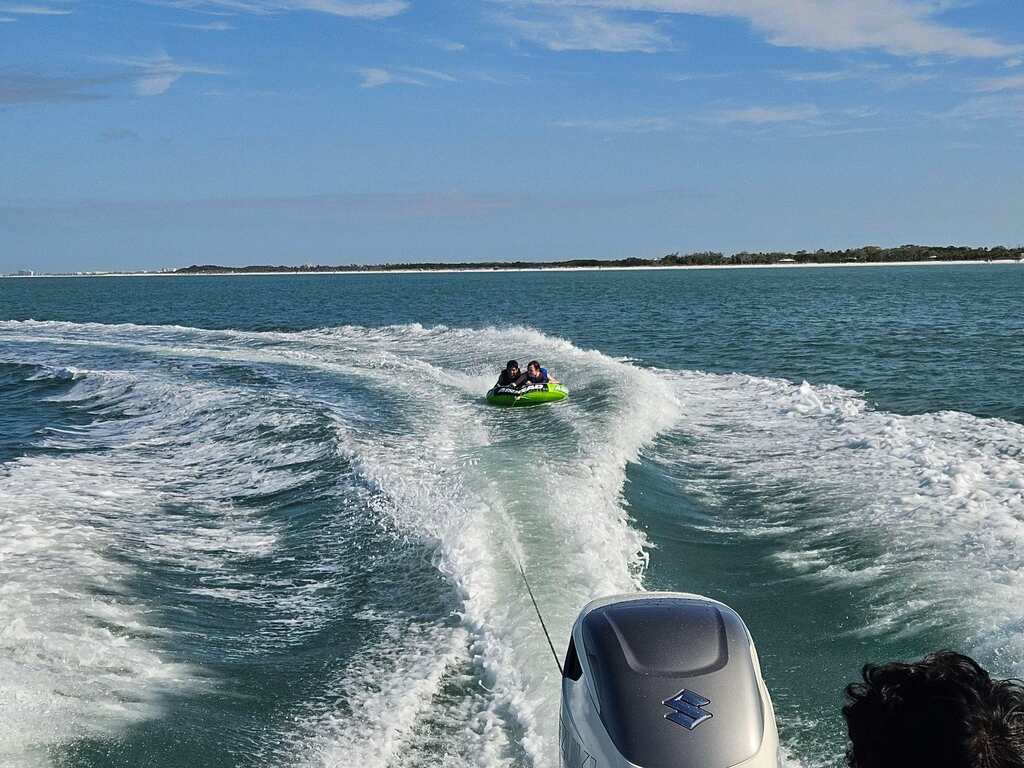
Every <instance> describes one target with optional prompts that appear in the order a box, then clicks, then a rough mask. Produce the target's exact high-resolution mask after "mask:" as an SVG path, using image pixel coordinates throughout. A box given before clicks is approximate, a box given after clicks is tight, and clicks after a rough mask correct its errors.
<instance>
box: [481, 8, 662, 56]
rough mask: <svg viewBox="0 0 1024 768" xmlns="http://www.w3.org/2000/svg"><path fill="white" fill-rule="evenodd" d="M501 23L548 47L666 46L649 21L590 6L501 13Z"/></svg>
mask: <svg viewBox="0 0 1024 768" xmlns="http://www.w3.org/2000/svg"><path fill="white" fill-rule="evenodd" d="M501 21H502V23H504V24H505V26H507V27H510V28H511V29H513V30H515V31H516V32H517V33H518V34H519V35H520V37H522V38H523V39H525V40H528V41H529V42H531V43H536V44H537V45H542V46H544V47H545V48H548V49H550V50H552V51H606V52H610V53H624V52H627V51H638V52H641V53H654V52H655V51H659V50H662V49H664V48H667V47H669V40H668V38H667V37H666V36H665V35H664V34H662V32H661V31H660V30H659V29H658V28H657V27H656V26H655V25H653V24H645V23H640V22H634V21H624V20H621V19H617V18H612V17H611V16H609V15H607V14H604V13H597V12H595V11H590V10H582V11H579V10H571V11H567V12H560V13H555V14H548V15H545V16H543V17H534V18H530V19H525V18H521V17H518V16H502V17H501Z"/></svg>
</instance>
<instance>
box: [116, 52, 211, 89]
mask: <svg viewBox="0 0 1024 768" xmlns="http://www.w3.org/2000/svg"><path fill="white" fill-rule="evenodd" d="M113 61H114V62H116V63H118V64H124V65H126V66H129V67H131V68H133V69H134V70H135V71H136V76H135V83H134V88H135V93H136V94H137V95H139V96H159V95H160V94H162V93H166V92H167V91H168V89H170V87H171V86H172V85H174V84H175V83H176V82H177V81H178V80H179V78H181V76H182V75H223V74H224V72H223V71H222V70H219V69H212V68H210V67H202V66H196V65H194V64H182V63H180V62H176V61H174V59H172V58H171V57H170V56H168V55H167V54H161V55H160V56H157V57H155V58H152V59H114V60H113Z"/></svg>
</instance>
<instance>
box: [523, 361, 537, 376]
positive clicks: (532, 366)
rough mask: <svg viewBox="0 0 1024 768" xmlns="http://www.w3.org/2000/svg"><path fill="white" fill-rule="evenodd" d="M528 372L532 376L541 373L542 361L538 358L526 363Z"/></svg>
mask: <svg viewBox="0 0 1024 768" xmlns="http://www.w3.org/2000/svg"><path fill="white" fill-rule="evenodd" d="M526 372H527V373H528V374H530V375H531V376H539V375H540V363H538V362H537V361H536V360H531V361H530V362H528V363H527V364H526Z"/></svg>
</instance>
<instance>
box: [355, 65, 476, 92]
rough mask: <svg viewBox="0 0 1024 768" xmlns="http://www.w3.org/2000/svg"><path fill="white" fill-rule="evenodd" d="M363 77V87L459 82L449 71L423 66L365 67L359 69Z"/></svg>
mask: <svg viewBox="0 0 1024 768" xmlns="http://www.w3.org/2000/svg"><path fill="white" fill-rule="evenodd" d="M357 71H358V72H359V74H360V76H361V77H362V78H363V82H362V83H360V84H359V85H360V87H361V88H379V87H380V86H382V85H419V86H426V85H428V84H429V83H428V81H430V80H435V81H439V82H445V83H457V82H458V78H456V77H454V76H452V75H449V74H448V73H447V72H439V71H438V70H436V69H424V68H423V67H400V68H399V69H397V70H395V69H384V68H383V67H364V68H362V69H359V70H357Z"/></svg>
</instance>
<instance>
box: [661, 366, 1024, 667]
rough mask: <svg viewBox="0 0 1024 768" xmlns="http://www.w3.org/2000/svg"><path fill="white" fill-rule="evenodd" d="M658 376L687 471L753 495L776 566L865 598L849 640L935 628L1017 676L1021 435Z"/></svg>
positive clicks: (736, 378) (1021, 659) (827, 396)
mask: <svg viewBox="0 0 1024 768" xmlns="http://www.w3.org/2000/svg"><path fill="white" fill-rule="evenodd" d="M666 375H667V376H668V377H669V378H670V379H671V380H673V381H674V382H675V384H676V386H677V388H678V390H677V391H678V393H679V396H680V398H681V399H682V400H684V402H685V403H686V409H687V412H688V418H687V420H686V426H685V428H684V431H685V432H686V433H687V434H688V435H689V436H690V437H691V438H696V443H695V444H692V442H691V444H689V445H688V447H687V452H688V459H690V460H692V461H695V462H707V463H708V464H709V465H712V466H717V467H726V468H728V469H729V470H730V472H731V473H732V474H733V476H734V477H741V478H744V479H745V480H747V481H748V482H751V483H753V484H754V485H756V486H757V487H759V488H760V489H761V490H762V493H761V494H760V496H761V499H762V503H763V504H764V505H765V509H766V510H768V515H769V519H768V521H767V523H768V524H769V526H772V525H774V526H779V530H780V531H782V530H783V529H785V530H786V531H788V537H787V541H788V546H787V549H786V550H785V551H782V552H780V553H779V555H778V557H779V560H780V562H784V563H787V564H789V565H791V566H792V567H793V568H794V569H795V570H796V571H797V572H798V573H800V574H802V575H804V576H805V577H807V578H814V579H818V580H820V581H821V582H822V583H823V584H826V585H834V586H842V587H846V586H856V587H857V588H858V589H869V590H871V591H873V593H874V595H875V608H874V611H875V615H874V616H873V617H872V618H871V620H870V621H869V623H868V624H867V625H866V626H864V627H862V628H860V629H859V630H858V632H860V633H862V634H871V633H893V634H896V633H899V634H901V635H906V634H910V635H912V634H914V633H915V632H919V631H921V630H924V629H927V628H929V627H936V626H939V627H943V628H945V629H946V630H947V631H948V632H951V633H952V634H953V635H954V636H955V635H959V636H960V637H961V638H962V639H963V642H964V643H965V644H967V645H969V646H972V647H973V648H975V649H977V650H978V651H979V652H980V653H982V654H983V656H984V657H985V658H987V659H989V660H991V661H994V662H996V664H997V667H996V669H997V671H1000V672H1003V673H1006V674H1017V675H1019V674H1021V673H1022V672H1024V640H1022V639H1021V634H1020V632H1019V628H1020V627H1021V625H1022V621H1024V490H1022V482H1021V478H1022V477H1024V460H1022V458H1024V457H1022V454H1021V451H1020V445H1021V444H1022V443H1024V427H1022V426H1021V425H1019V424H1014V423H1010V422H1006V421H1002V420H999V419H982V418H977V417H974V416H971V415H969V414H965V413H959V412H953V411H943V412H939V413H926V414H921V415H913V416H901V415H896V414H892V413H886V412H882V411H876V410H874V409H872V408H870V407H869V406H868V405H867V403H865V401H864V400H863V398H861V397H860V396H859V395H858V394H857V393H854V392H850V391H847V390H843V389H840V388H838V387H833V386H818V387H813V386H811V385H809V384H807V383H806V382H804V383H802V384H800V385H794V384H791V383H789V382H785V381H781V380H775V379H762V378H754V377H749V376H741V375H731V376H715V375H702V374H666ZM801 494H803V496H805V497H807V498H810V499H811V500H812V501H813V503H814V506H815V514H808V512H807V510H806V508H805V506H806V503H805V502H801V501H800V500H799V499H800V498H801ZM837 542H843V543H844V546H837V545H836V543H837ZM853 544H857V546H852V545H853Z"/></svg>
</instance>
